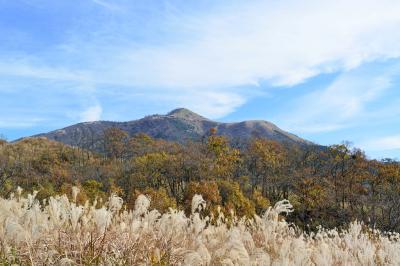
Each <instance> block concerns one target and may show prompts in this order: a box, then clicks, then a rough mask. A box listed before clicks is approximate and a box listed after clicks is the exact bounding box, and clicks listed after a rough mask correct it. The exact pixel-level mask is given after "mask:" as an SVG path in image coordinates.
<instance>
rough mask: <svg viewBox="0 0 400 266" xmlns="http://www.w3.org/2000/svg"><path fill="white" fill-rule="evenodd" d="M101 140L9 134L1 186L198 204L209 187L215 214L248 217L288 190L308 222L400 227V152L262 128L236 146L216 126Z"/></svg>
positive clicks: (308, 225)
mask: <svg viewBox="0 0 400 266" xmlns="http://www.w3.org/2000/svg"><path fill="white" fill-rule="evenodd" d="M101 147H102V149H101V152H99V153H93V152H90V151H88V150H85V149H82V148H78V147H71V146H67V145H64V144H62V143H59V142H55V141H50V140H47V139H45V138H28V139H24V140H21V141H19V142H16V143H7V142H6V141H2V142H1V144H0V184H1V191H0V193H1V196H2V197H9V196H10V194H11V193H12V192H13V191H15V189H16V187H17V186H21V187H22V188H23V189H24V191H25V192H26V193H27V192H31V191H34V190H37V191H38V194H37V198H38V199H39V200H42V199H45V198H48V197H49V196H53V195H55V194H59V193H65V194H67V195H71V190H72V187H73V186H77V187H78V188H79V189H80V191H81V193H79V196H78V198H77V201H78V203H82V204H84V202H85V201H86V200H90V201H91V202H94V201H95V200H96V199H97V201H96V202H97V203H98V204H100V202H101V201H102V202H105V201H106V199H107V197H108V195H109V194H110V193H115V194H117V195H118V196H120V197H122V198H123V200H124V202H125V204H126V207H127V208H129V209H130V208H132V207H133V206H134V202H135V200H136V199H137V197H138V195H140V194H145V195H148V196H149V197H150V198H151V208H156V209H158V210H159V211H161V212H166V211H167V210H168V208H169V207H174V208H178V209H182V210H184V211H185V212H186V213H190V207H191V200H192V197H193V196H194V195H195V194H201V195H202V196H203V197H204V199H205V200H206V201H207V202H208V205H207V208H206V209H205V210H204V211H205V213H206V214H216V212H217V209H218V206H221V208H222V209H221V210H222V212H224V213H225V214H229V213H230V212H231V211H234V212H235V213H236V214H237V215H238V216H243V215H244V216H247V217H252V216H253V215H254V214H256V213H258V214H261V213H263V212H264V211H265V210H266V209H267V208H268V207H269V206H271V205H273V204H275V203H276V202H278V201H280V200H283V199H288V200H289V201H290V202H291V203H292V204H293V206H294V210H295V211H294V212H293V213H292V214H291V215H290V216H289V217H288V221H291V222H295V223H296V224H297V225H298V226H300V227H301V228H304V229H305V230H309V229H311V230H313V229H315V227H316V226H318V225H323V226H326V227H334V226H343V225H345V224H348V223H349V222H351V221H353V220H356V219H357V220H359V221H364V222H365V223H367V224H369V225H371V226H376V227H377V228H380V229H382V230H396V231H400V213H399V212H400V208H399V207H400V164H399V162H397V161H391V160H385V161H376V160H368V159H367V158H366V156H365V155H364V153H363V152H362V151H360V150H358V149H351V148H350V147H349V145H347V144H341V145H334V146H330V147H327V148H324V149H322V148H321V147H316V146H307V147H304V146H299V145H285V144H282V143H280V142H276V141H272V140H266V139H262V138H253V139H250V140H248V141H247V142H246V143H245V144H242V145H240V146H235V145H234V144H232V143H231V142H230V141H229V140H228V139H227V138H226V137H224V136H218V135H216V134H215V131H211V132H210V136H209V137H207V138H205V139H204V140H203V141H202V142H187V143H185V144H182V143H177V142H169V141H164V140H156V139H153V138H151V137H149V136H147V135H145V134H137V135H135V136H132V137H130V136H129V135H128V133H126V132H124V131H122V130H120V129H116V128H110V129H108V130H106V131H105V133H104V134H103V136H102V142H101Z"/></svg>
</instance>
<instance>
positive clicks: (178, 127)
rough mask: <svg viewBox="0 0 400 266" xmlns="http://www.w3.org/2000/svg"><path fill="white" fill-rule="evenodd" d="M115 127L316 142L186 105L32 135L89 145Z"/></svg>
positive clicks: (183, 135)
mask: <svg viewBox="0 0 400 266" xmlns="http://www.w3.org/2000/svg"><path fill="white" fill-rule="evenodd" d="M114 127H115V128H119V129H121V130H124V131H126V132H128V134H129V135H130V136H133V135H136V134H138V133H145V134H147V135H149V136H151V137H153V138H157V139H164V140H168V141H176V142H185V141H200V140H201V139H202V138H204V137H205V136H207V135H208V134H209V132H210V130H211V128H215V129H216V130H217V134H218V135H224V136H227V137H228V138H230V139H235V140H246V139H249V138H251V137H261V138H267V139H271V140H276V141H279V142H285V143H291V144H300V145H314V144H313V143H312V142H310V141H307V140H305V139H302V138H300V137H298V136H297V135H294V134H292V133H289V132H287V131H284V130H282V129H280V128H279V127H278V126H276V125H275V124H273V123H271V122H268V121H264V120H246V121H241V122H229V123H223V122H217V121H213V120H210V119H208V118H206V117H203V116H201V115H199V114H197V113H195V112H192V111H191V110H189V109H186V108H177V109H174V110H172V111H170V112H168V113H167V114H165V115H160V114H155V115H149V116H145V117H143V118H141V119H137V120H131V121H125V122H115V121H93V122H81V123H78V124H74V125H70V126H67V127H64V128H61V129H57V130H53V131H50V132H47V133H41V134H37V135H34V136H31V137H45V138H47V139H50V140H55V141H59V142H62V143H64V144H68V145H72V146H80V147H88V146H90V145H89V144H88V143H91V144H92V145H93V143H94V142H96V141H98V139H99V138H100V137H101V135H102V134H103V132H104V131H105V130H107V129H109V128H114Z"/></svg>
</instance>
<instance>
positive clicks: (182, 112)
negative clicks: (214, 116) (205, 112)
mask: <svg viewBox="0 0 400 266" xmlns="http://www.w3.org/2000/svg"><path fill="white" fill-rule="evenodd" d="M167 116H173V117H177V118H184V119H187V120H208V119H207V118H205V117H202V116H201V115H199V114H196V113H195V112H192V111H190V110H189V109H186V108H177V109H174V110H172V111H171V112H169V113H168V114H167Z"/></svg>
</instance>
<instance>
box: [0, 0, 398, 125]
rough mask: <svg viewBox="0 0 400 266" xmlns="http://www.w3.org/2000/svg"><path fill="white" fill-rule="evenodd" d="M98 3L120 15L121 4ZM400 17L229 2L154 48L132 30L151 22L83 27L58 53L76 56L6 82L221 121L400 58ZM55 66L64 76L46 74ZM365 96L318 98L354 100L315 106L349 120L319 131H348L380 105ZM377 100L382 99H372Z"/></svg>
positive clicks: (323, 2)
mask: <svg viewBox="0 0 400 266" xmlns="http://www.w3.org/2000/svg"><path fill="white" fill-rule="evenodd" d="M92 1H93V2H94V3H95V4H98V5H101V6H103V7H106V8H107V7H108V8H114V3H115V2H111V1H106V0H92ZM172 2H173V1H172ZM111 3H113V4H111ZM117 3H120V2H117ZM124 3H125V4H126V3H127V2H124ZM153 4H154V3H153ZM132 5H135V4H132ZM148 5H149V6H151V4H148ZM176 8H177V9H178V10H179V7H176ZM131 10H133V9H130V8H126V9H125V10H124V11H125V12H126V13H129V12H130V11H131ZM136 11H137V10H136ZM139 11H140V10H139ZM202 12H203V11H202ZM150 13H151V12H150ZM150 13H149V14H150ZM152 14H153V13H152ZM154 14H155V13H154ZM157 14H158V13H157ZM399 14H400V2H399V1H398V0H351V1H345V0H338V1H330V0H305V1H295V0H283V1H273V0H266V1H261V0H252V1H243V2H241V3H237V2H235V4H233V2H225V3H223V4H222V5H221V6H220V7H218V8H214V9H212V11H209V13H208V14H199V13H197V14H194V15H193V14H185V13H179V12H176V13H174V14H172V15H171V16H169V15H168V14H167V15H165V18H164V17H163V18H162V19H160V21H158V22H160V23H161V24H163V25H164V26H158V27H159V28H157V26H156V28H157V29H153V28H151V27H150V28H149V32H150V34H153V35H154V41H153V40H151V41H149V42H146V41H144V42H143V43H142V42H141V41H139V40H135V37H132V36H140V37H143V36H147V35H144V34H142V31H145V30H147V27H148V26H149V25H148V24H146V25H142V26H143V29H141V28H139V27H140V26H141V25H136V24H135V23H134V22H132V21H135V20H138V16H139V15H140V16H143V14H125V15H124V16H121V17H120V18H119V19H118V20H116V19H115V18H113V19H110V21H111V22H113V23H114V22H115V23H116V24H117V25H115V24H113V23H110V24H112V26H109V28H107V27H105V26H104V28H99V29H96V30H94V31H93V35H90V36H92V38H89V39H88V37H87V36H86V35H87V34H86V35H85V34H82V32H80V31H79V25H78V27H76V28H74V30H73V33H72V34H71V35H72V37H71V38H70V40H69V41H66V42H65V43H58V44H57V47H58V48H57V49H60V47H68V49H64V50H63V49H61V50H56V51H52V52H49V54H47V55H46V56H48V57H49V58H46V56H44V57H43V58H42V60H41V61H42V63H41V64H39V63H37V64H31V65H32V66H31V67H25V68H24V67H20V65H23V64H27V63H24V62H21V64H20V65H18V64H15V65H12V66H11V68H9V67H8V66H7V64H6V65H0V72H2V73H3V74H4V73H5V74H7V75H12V74H13V73H18V75H25V76H29V77H34V78H37V77H39V78H54V77H57V79H64V80H74V81H78V82H82V83H84V84H85V83H90V84H92V85H93V86H96V87H98V86H109V87H112V88H116V87H117V86H125V87H129V88H131V90H132V92H133V93H136V92H137V88H138V87H141V88H146V90H147V91H146V93H149V94H158V96H159V97H160V98H163V99H164V100H170V101H173V102H177V103H180V102H182V101H186V102H187V103H189V104H185V106H188V107H191V108H193V109H194V110H197V111H200V112H201V113H203V114H205V115H206V114H211V115H212V117H214V118H218V117H222V116H224V115H226V114H228V113H230V112H233V111H234V110H235V109H236V108H238V107H239V106H241V105H243V104H244V103H246V101H247V100H248V98H250V96H249V92H248V91H247V90H248V87H249V86H257V84H259V82H260V81H265V80H267V81H269V82H270V83H271V84H272V85H275V86H281V85H288V86H290V85H295V84H298V83H301V82H304V81H305V80H306V79H307V78H309V77H313V76H316V75H319V74H321V73H324V72H334V71H343V72H346V71H349V70H351V69H354V68H356V67H358V66H360V65H362V64H364V63H366V62H371V61H374V60H379V59H387V58H397V57H400V46H399V45H398V44H399V43H400V31H399V30H398V29H399V28H400V16H399ZM102 18H103V19H104V18H106V17H102ZM89 19H90V18H89ZM89 19H88V20H89ZM129 19H131V20H132V21H128V20H129ZM116 21H117V22H116ZM153 22H154V21H153ZM118 23H120V25H119V24H118ZM131 23H132V24H131ZM106 24H107V23H106ZM149 24H150V23H149ZM99 25H103V24H101V23H100V24H99ZM130 25H135V26H136V27H134V26H132V27H130ZM165 25H167V26H165ZM153 26H154V25H153ZM163 27H164V28H163ZM127 28H128V29H129V30H127ZM160 28H162V30H160ZM141 30H142V31H141ZM152 30H153V31H152ZM66 32H68V31H66ZM69 32H70V31H69ZM91 34H92V32H91ZM158 34H160V35H161V36H158ZM156 35H157V36H156ZM140 37H139V39H140ZM143 39H146V38H143ZM149 43H151V45H149ZM60 52H61V53H63V54H62V55H60V54H59V53H60ZM52 56H55V57H56V58H57V60H53V58H51V57H52ZM71 58H76V60H77V61H79V64H76V65H75V68H76V70H68V69H71V68H74V65H73V64H70V62H71ZM39 61H40V60H39ZM47 61H49V62H52V63H54V62H56V63H54V64H51V65H52V66H53V65H56V66H60V67H57V68H55V67H49V66H48V67H46V64H50V63H49V62H47ZM72 61H74V60H72ZM104 62H106V64H105V63H104ZM64 64H65V65H64ZM68 64H69V65H68ZM36 65H38V66H39V67H36ZM82 70H84V71H82ZM2 73H0V74H2ZM377 82H378V81H377ZM338 83H340V81H338ZM240 86H242V89H240V90H238V89H237V88H238V87H240ZM356 86H357V88H356V89H352V88H351V85H350V84H347V85H346V88H348V89H350V94H349V93H348V92H346V91H340V90H339V89H338V88H336V89H334V88H333V89H331V90H328V91H325V92H320V93H317V94H316V95H314V96H311V98H312V97H320V96H321V97H322V98H324V99H330V97H331V96H330V95H332V94H333V96H336V95H337V94H336V93H337V92H338V91H339V94H340V93H341V94H343V96H344V97H346V98H347V97H348V99H347V100H346V101H342V100H341V99H340V98H339V96H337V97H336V98H333V101H332V103H331V101H328V100H325V101H326V102H327V103H328V105H327V106H325V104H320V105H321V106H315V107H318V108H319V107H321V108H322V109H321V110H322V113H324V112H328V111H329V109H330V107H335V108H339V109H338V110H341V112H340V113H339V114H338V116H339V117H338V118H337V119H336V120H335V121H334V123H331V124H329V125H326V124H318V123H315V125H314V129H315V130H317V131H320V130H321V129H327V128H328V129H329V128H338V127H342V126H344V124H345V122H346V120H347V118H348V117H350V116H353V117H354V114H357V113H359V112H360V111H361V110H363V104H364V103H365V102H368V101H370V100H368V99H366V98H363V97H362V98H363V99H362V100H358V99H357V95H359V94H358V93H359V92H360V86H359V85H356ZM154 88H157V90H155V89H154ZM230 88H235V89H230ZM110 90H111V89H110ZM113 90H115V89H113ZM160 90H162V92H161V93H160ZM351 91H353V92H354V93H352V92H351ZM371 93H375V92H374V91H373V90H372V89H371ZM371 97H372V96H371ZM329 106H330V107H329ZM324 110H325V111H324ZM315 115H318V114H313V112H312V111H310V114H308V116H309V117H311V118H312V117H313V116H315ZM320 116H322V115H320ZM297 127H298V128H300V127H301V125H297Z"/></svg>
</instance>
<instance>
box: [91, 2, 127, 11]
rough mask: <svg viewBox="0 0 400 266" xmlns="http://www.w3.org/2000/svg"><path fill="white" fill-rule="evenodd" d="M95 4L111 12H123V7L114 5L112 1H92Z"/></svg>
mask: <svg viewBox="0 0 400 266" xmlns="http://www.w3.org/2000/svg"><path fill="white" fill-rule="evenodd" d="M92 2H93V3H95V4H97V5H100V6H102V7H104V8H106V9H109V10H113V11H116V10H122V7H120V6H119V5H116V4H114V3H113V2H112V1H105V0H92Z"/></svg>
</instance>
